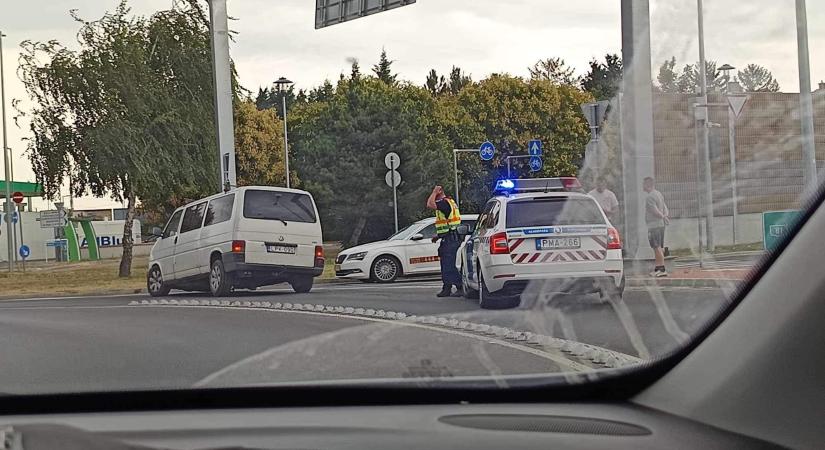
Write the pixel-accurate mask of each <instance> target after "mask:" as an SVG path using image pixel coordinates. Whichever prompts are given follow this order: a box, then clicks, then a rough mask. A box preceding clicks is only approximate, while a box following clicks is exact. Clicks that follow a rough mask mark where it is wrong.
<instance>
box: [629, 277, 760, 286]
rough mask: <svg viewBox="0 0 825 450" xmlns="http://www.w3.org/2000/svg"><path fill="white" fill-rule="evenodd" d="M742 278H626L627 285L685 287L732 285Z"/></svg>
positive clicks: (739, 281)
mask: <svg viewBox="0 0 825 450" xmlns="http://www.w3.org/2000/svg"><path fill="white" fill-rule="evenodd" d="M742 281H744V280H738V279H734V278H628V279H627V281H626V286H627V287H685V288H717V287H733V286H736V285H738V284H740V283H742Z"/></svg>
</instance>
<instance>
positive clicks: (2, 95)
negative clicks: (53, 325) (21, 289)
mask: <svg viewBox="0 0 825 450" xmlns="http://www.w3.org/2000/svg"><path fill="white" fill-rule="evenodd" d="M4 36H5V34H3V32H2V31H0V110H1V111H2V116H3V163H4V167H5V171H6V207H5V208H4V209H5V213H6V214H5V219H6V246H7V247H8V258H9V272H13V271H14V243H13V242H12V235H13V234H14V231H13V230H14V226H13V225H12V223H11V217H10V216H9V214H11V213H12V211H11V208H12V207H11V173H9V171H10V168H11V165H10V163H9V159H10V158H9V146H8V139H7V138H6V84H5V82H6V81H5V78H3V76H4V74H3V37H4Z"/></svg>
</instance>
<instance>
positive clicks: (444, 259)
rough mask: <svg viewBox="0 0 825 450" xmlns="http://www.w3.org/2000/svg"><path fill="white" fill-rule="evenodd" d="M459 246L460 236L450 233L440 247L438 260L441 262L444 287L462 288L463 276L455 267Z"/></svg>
mask: <svg viewBox="0 0 825 450" xmlns="http://www.w3.org/2000/svg"><path fill="white" fill-rule="evenodd" d="M459 244H460V242H459V238H458V234H457V233H448V234H447V235H446V236H444V237H442V238H441V244H440V245H439V246H438V258H439V259H440V261H441V281H442V282H443V283H444V287H449V286H450V285H454V286H458V287H460V286H461V275H460V274H459V273H458V269H456V267H455V259H456V253H458V246H459Z"/></svg>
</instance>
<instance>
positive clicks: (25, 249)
mask: <svg viewBox="0 0 825 450" xmlns="http://www.w3.org/2000/svg"><path fill="white" fill-rule="evenodd" d="M31 254H32V251H31V249H30V248H29V246H28V245H26V244H23V245H21V246H20V257H21V258H23V259H26V258H28V257H29V255H31Z"/></svg>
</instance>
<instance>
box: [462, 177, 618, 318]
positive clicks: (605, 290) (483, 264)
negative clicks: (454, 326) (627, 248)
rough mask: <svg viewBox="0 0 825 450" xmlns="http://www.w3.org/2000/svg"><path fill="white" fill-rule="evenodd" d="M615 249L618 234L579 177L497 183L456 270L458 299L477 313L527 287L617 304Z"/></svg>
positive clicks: (507, 303)
mask: <svg viewBox="0 0 825 450" xmlns="http://www.w3.org/2000/svg"><path fill="white" fill-rule="evenodd" d="M621 249H622V244H621V240H620V238H619V233H618V231H616V229H615V228H614V227H613V226H612V225H611V224H610V221H609V220H608V219H607V217H606V216H605V214H604V211H602V209H601V207H600V206H599V204H598V203H597V202H596V200H595V199H593V197H591V196H589V195H587V194H584V193H583V192H581V185H580V184H579V181H578V179H576V178H574V177H561V178H534V179H524V180H499V181H498V182H497V184H496V188H495V194H494V196H493V198H491V199H490V201H488V202H487V204H486V205H485V206H484V209H483V211H482V213H481V214H480V216H479V219H478V224H477V225H476V228H475V230H474V231H473V233H472V234H471V235H470V237H469V239H467V240H466V241H465V242H464V244H463V245H462V247H461V248H460V249H459V255H458V263H457V265H458V266H459V268H460V270H461V275H462V278H463V281H464V295H465V296H467V297H468V298H473V299H479V303H480V305H481V307H482V308H496V307H503V306H511V304H512V298H513V296H515V295H518V294H521V293H522V292H524V290H525V288H527V287H528V284H531V285H532V286H536V287H537V289H536V291H540V292H567V293H599V294H600V295H601V296H602V299H613V300H618V299H621V296H622V292H623V290H624V268H623V262H622V250H621ZM532 290H533V289H532V288H531V291H532Z"/></svg>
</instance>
